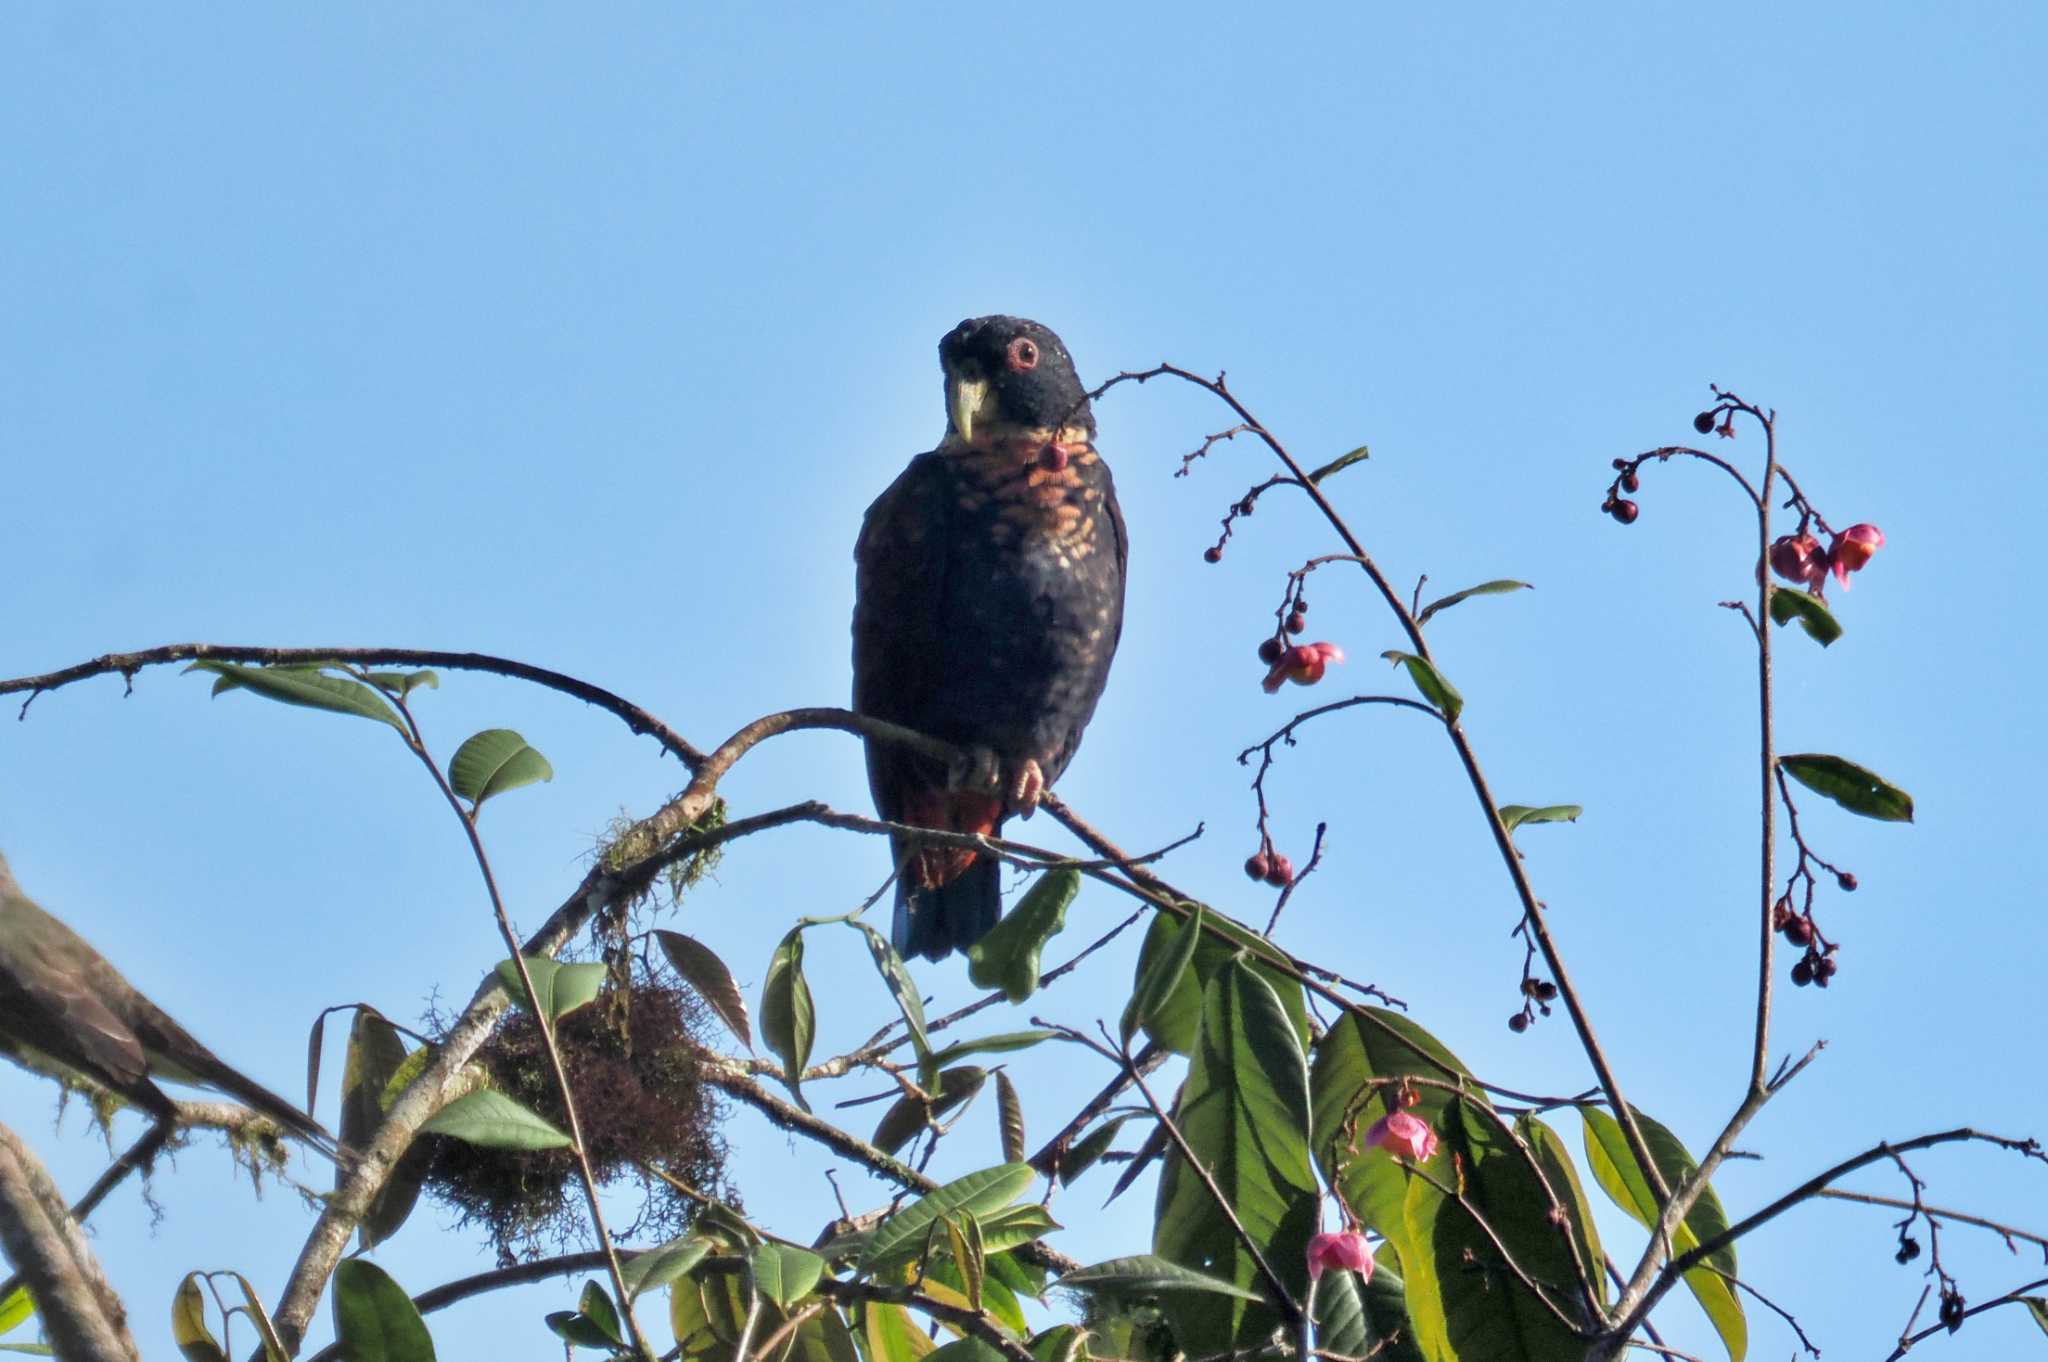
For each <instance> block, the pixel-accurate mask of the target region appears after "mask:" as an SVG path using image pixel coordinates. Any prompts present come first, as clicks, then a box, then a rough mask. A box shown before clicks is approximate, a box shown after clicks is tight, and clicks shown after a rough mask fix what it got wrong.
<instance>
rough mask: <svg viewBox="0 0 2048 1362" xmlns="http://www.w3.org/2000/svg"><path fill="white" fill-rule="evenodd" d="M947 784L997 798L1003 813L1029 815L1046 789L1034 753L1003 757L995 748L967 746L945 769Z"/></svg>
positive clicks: (1007, 814)
mask: <svg viewBox="0 0 2048 1362" xmlns="http://www.w3.org/2000/svg"><path fill="white" fill-rule="evenodd" d="M946 787H947V788H948V789H949V790H954V791H964V792H968V793H972V794H985V795H989V796H991V797H994V798H999V799H1001V800H1002V801H1003V816H1004V817H1006V818H1007V817H1009V816H1010V815H1012V814H1015V815H1016V816H1017V817H1019V818H1029V817H1030V816H1031V815H1032V814H1034V813H1037V812H1038V799H1039V796H1040V795H1043V794H1044V793H1045V772H1044V770H1042V769H1041V768H1040V767H1039V764H1038V759H1037V758H1036V757H1025V758H1024V759H1023V760H1022V761H1005V760H1003V758H1002V757H1001V756H1000V755H998V754H997V752H996V751H995V749H994V748H990V747H970V748H968V749H967V750H966V752H964V753H963V754H962V755H961V759H960V760H959V761H957V762H955V763H954V764H953V767H952V769H951V770H949V771H947V772H946Z"/></svg>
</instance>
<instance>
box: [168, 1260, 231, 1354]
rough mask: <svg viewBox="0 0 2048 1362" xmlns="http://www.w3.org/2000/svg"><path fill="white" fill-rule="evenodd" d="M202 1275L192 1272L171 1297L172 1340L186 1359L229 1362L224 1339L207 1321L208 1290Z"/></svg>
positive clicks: (187, 1274) (179, 1284)
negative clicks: (223, 1349)
mask: <svg viewBox="0 0 2048 1362" xmlns="http://www.w3.org/2000/svg"><path fill="white" fill-rule="evenodd" d="M199 1277H200V1274H199V1273H197V1272H188V1273H186V1274H185V1278H184V1280H183V1281H181V1282H179V1283H178V1289H177V1291H176V1292H174V1293H173V1294H172V1296H171V1341H172V1342H173V1343H175V1344H177V1345H178V1351H179V1352H180V1353H181V1354H183V1355H184V1357H185V1359H186V1362H228V1355H227V1353H225V1352H224V1351H222V1349H221V1346H220V1342H219V1340H217V1339H216V1338H214V1336H213V1330H212V1329H210V1328H208V1327H207V1323H206V1292H205V1291H203V1290H202V1289H201V1288H200V1285H199Z"/></svg>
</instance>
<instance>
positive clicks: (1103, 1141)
mask: <svg viewBox="0 0 2048 1362" xmlns="http://www.w3.org/2000/svg"><path fill="white" fill-rule="evenodd" d="M1130 1119H1131V1118H1130V1117H1129V1116H1119V1117H1117V1118H1116V1119H1115V1120H1112V1121H1104V1122H1103V1123H1102V1124H1101V1125H1099V1126H1097V1127H1095V1129H1093V1130H1091V1131H1089V1132H1088V1133H1087V1134H1086V1135H1083V1136H1082V1137H1081V1138H1080V1139H1078V1140H1076V1141H1074V1146H1073V1148H1071V1149H1069V1150H1068V1151H1067V1156H1066V1157H1065V1158H1063V1159H1061V1160H1060V1186H1062V1187H1071V1186H1072V1185H1073V1183H1074V1179H1076V1178H1078V1177H1080V1176H1081V1175H1082V1174H1083V1173H1085V1172H1087V1171H1088V1170H1089V1169H1090V1168H1093V1167H1094V1166H1095V1165H1096V1164H1097V1163H1099V1162H1101V1160H1102V1156H1103V1155H1104V1154H1107V1153H1108V1152H1109V1147H1110V1145H1112V1144H1114V1143H1115V1142H1116V1133H1117V1132H1118V1131H1119V1130H1121V1129H1123V1125H1124V1122H1126V1121H1128V1120H1130Z"/></svg>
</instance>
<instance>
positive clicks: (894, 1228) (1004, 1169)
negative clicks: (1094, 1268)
mask: <svg viewBox="0 0 2048 1362" xmlns="http://www.w3.org/2000/svg"><path fill="white" fill-rule="evenodd" d="M1032 1177H1033V1173H1032V1171H1031V1165H1030V1164H1028V1163H1005V1164H999V1165H997V1166H996V1167H994V1168H984V1169H982V1170H981V1171H980V1172H977V1173H969V1174H968V1175H967V1176H966V1177H964V1178H957V1179H955V1180H954V1181H952V1182H949V1183H947V1184H946V1185H945V1186H943V1187H940V1188H938V1189H936V1190H934V1191H932V1192H929V1193H927V1194H925V1195H924V1196H923V1197H921V1198H919V1199H918V1200H916V1201H913V1202H911V1203H910V1204H909V1205H908V1206H905V1207H904V1208H903V1209H902V1210H900V1211H898V1212H896V1214H894V1215H892V1216H890V1217H889V1218H888V1219H887V1220H884V1221H883V1222H882V1223H881V1224H879V1225H877V1226H876V1227H875V1230H874V1233H873V1234H871V1235H870V1236H869V1237H868V1246H867V1250H866V1252H864V1253H863V1254H862V1255H861V1260H860V1270H861V1272H862V1273H864V1274H865V1273H872V1272H879V1271H881V1270H883V1269H884V1268H887V1267H889V1266H891V1265H894V1264H897V1263H906V1262H909V1261H910V1260H911V1259H912V1258H915V1257H916V1256H917V1255H918V1254H919V1253H920V1252H921V1251H922V1250H923V1248H924V1240H925V1235H926V1234H927V1233H928V1232H929V1231H930V1229H931V1227H932V1225H933V1223H934V1222H935V1221H937V1220H938V1218H939V1217H940V1216H942V1215H951V1214H953V1213H954V1212H955V1211H966V1212H968V1213H969V1214H971V1215H976V1216H980V1217H982V1219H983V1220H984V1221H986V1220H988V1219H989V1218H990V1217H992V1216H993V1215H994V1214H995V1212H997V1211H1000V1210H1001V1209H1003V1208H1004V1207H1005V1206H1008V1205H1009V1204H1010V1203H1011V1202H1013V1201H1015V1200H1016V1199H1017V1198H1018V1197H1019V1196H1022V1195H1023V1193H1024V1189H1025V1188H1027V1187H1029V1186H1030V1185H1031V1179H1032Z"/></svg>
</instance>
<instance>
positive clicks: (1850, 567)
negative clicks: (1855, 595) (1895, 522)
mask: <svg viewBox="0 0 2048 1362" xmlns="http://www.w3.org/2000/svg"><path fill="white" fill-rule="evenodd" d="M1883 547H1884V531H1883V530H1880V529H1879V528H1877V526H1875V525H1868V524H1866V525H1851V526H1850V527H1849V528H1848V529H1846V530H1843V531H1842V532H1841V533H1840V534H1838V535H1836V536H1835V542H1834V546H1833V547H1832V548H1830V549H1829V550H1828V566H1829V567H1831V568H1833V569H1834V573H1835V580H1836V581H1838V582H1840V583H1841V584H1842V590H1844V591H1847V590H1848V589H1849V574H1850V573H1852V572H1860V571H1862V569H1863V565H1864V564H1865V563H1868V562H1869V561H1870V558H1871V555H1872V554H1874V553H1876V552H1877V551H1878V550H1879V549H1881V548H1883Z"/></svg>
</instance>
